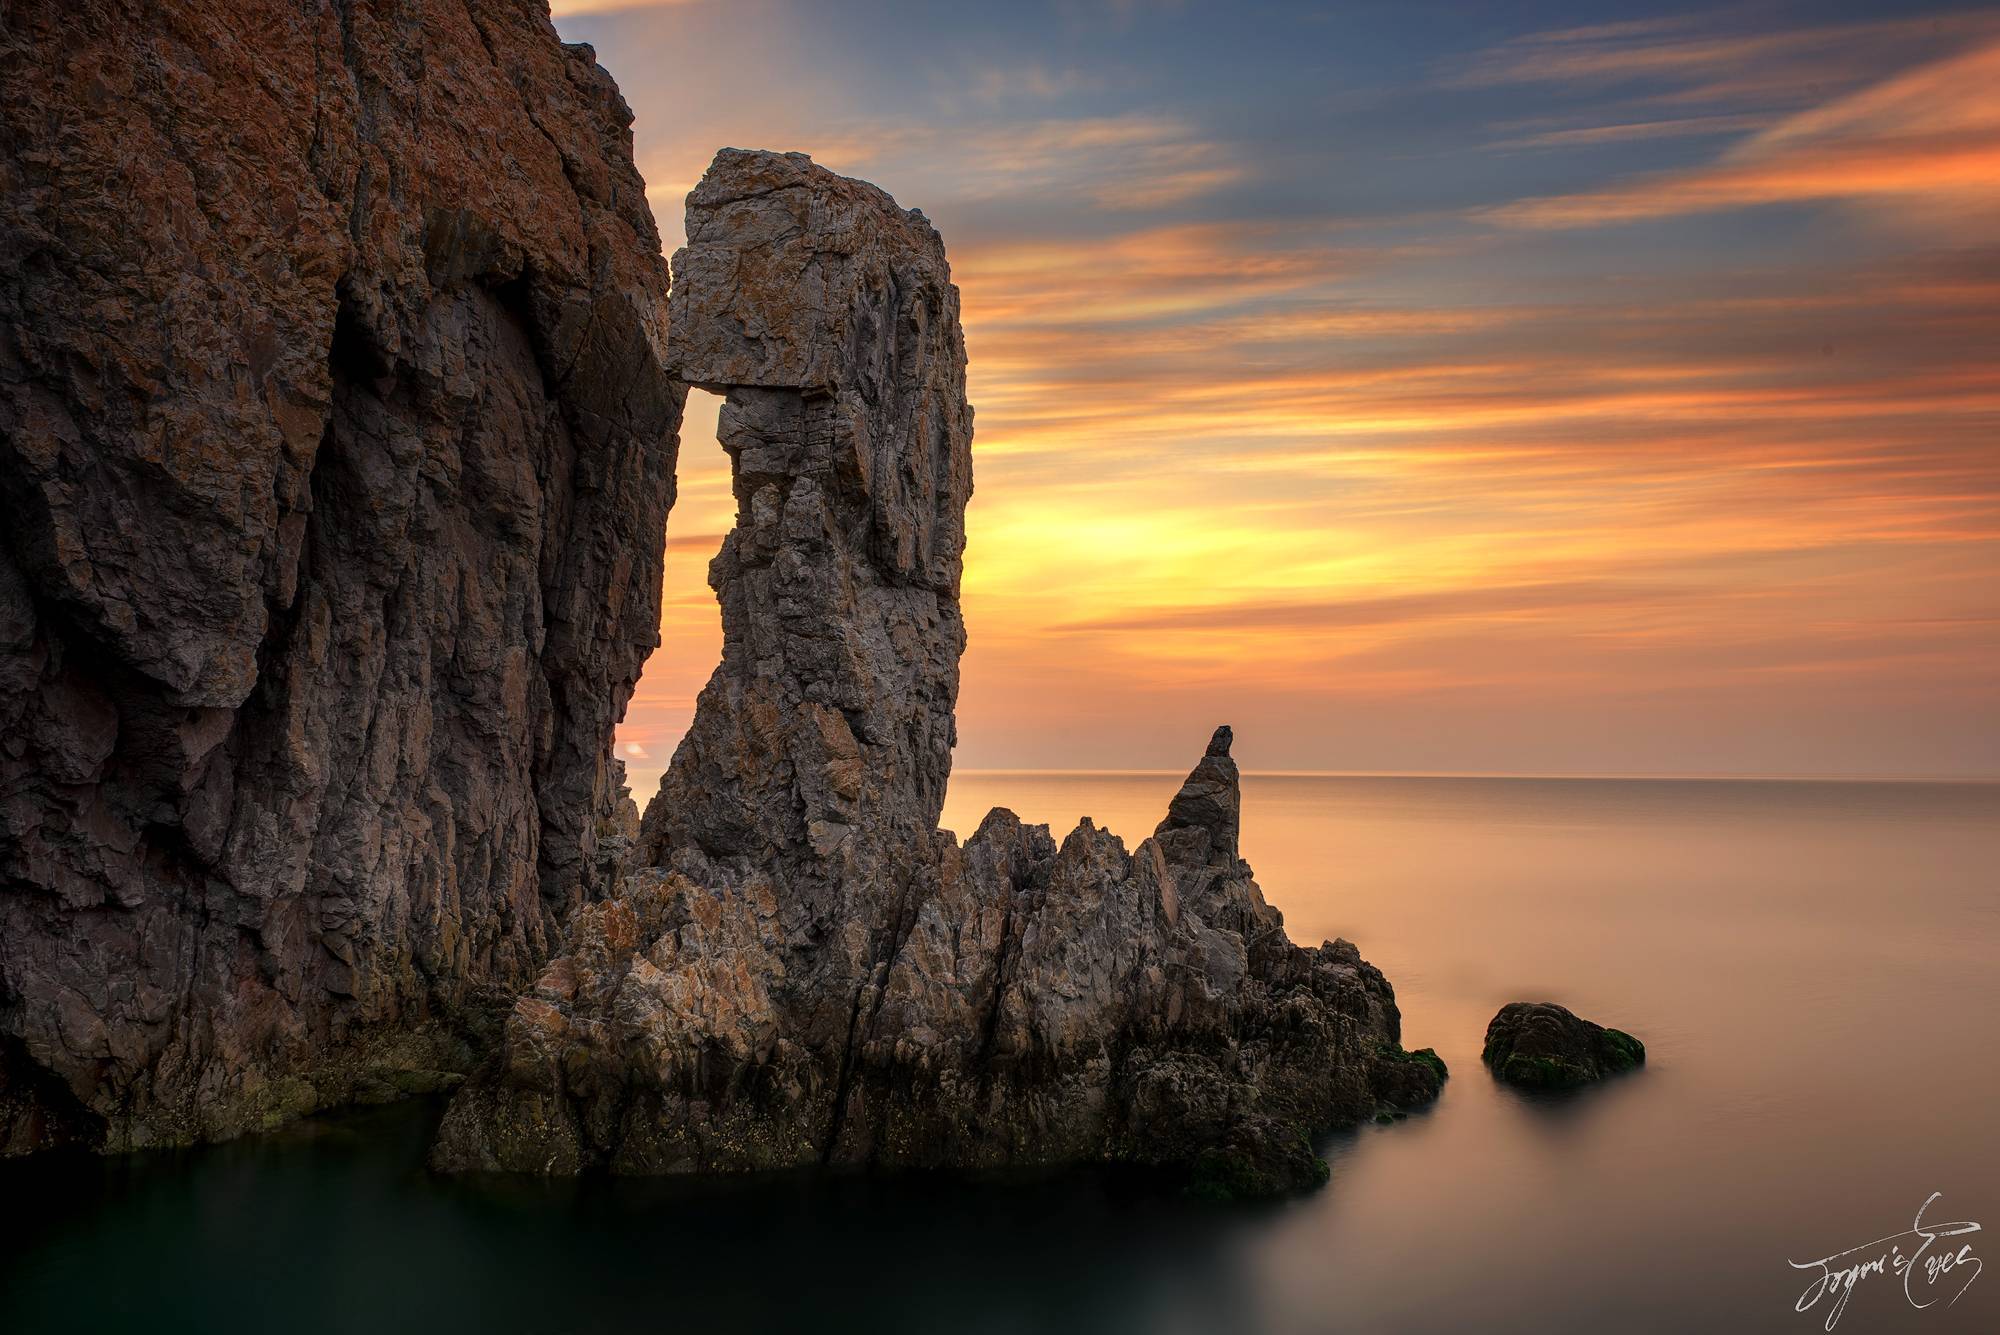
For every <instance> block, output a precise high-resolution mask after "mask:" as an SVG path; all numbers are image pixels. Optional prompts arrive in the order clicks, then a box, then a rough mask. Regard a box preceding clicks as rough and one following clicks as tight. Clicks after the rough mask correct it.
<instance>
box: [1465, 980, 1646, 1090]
mask: <svg viewBox="0 0 2000 1335" xmlns="http://www.w3.org/2000/svg"><path fill="white" fill-rule="evenodd" d="M1480 1056H1481V1059H1482V1060H1483V1061H1485V1063H1486V1064H1487V1066H1489V1067H1491V1068H1492V1070H1493V1074H1494V1076H1495V1077H1496V1078H1498V1079H1500V1080H1504V1081H1506V1082H1507V1083H1508V1084H1510V1085H1518V1086H1520V1087H1521V1088H1523V1089H1572V1088H1575V1087H1576V1086H1578V1085H1587V1084H1589V1083H1591V1082H1592V1081H1594V1080H1601V1079H1603V1078H1604V1077H1605V1076H1608V1075H1617V1074H1619V1073H1620V1072H1623V1071H1629V1070H1632V1069H1633V1068H1635V1067H1638V1066H1641V1065H1643V1064H1644V1063H1645V1060H1646V1045H1645V1044H1643V1043H1641V1042H1640V1041H1639V1040H1638V1039H1636V1038H1634V1037H1632V1035H1630V1034H1628V1033H1626V1032H1624V1031H1623V1030H1621V1029H1606V1028H1605V1027H1604V1026H1603V1025H1600V1024H1593V1023H1592V1022H1591V1021H1589V1020H1586V1019H1584V1018H1582V1017H1581V1016H1578V1015H1574V1014H1572V1013H1571V1012H1569V1011H1568V1010H1566V1009H1564V1008H1563V1007H1561V1006H1558V1005H1556V1004H1555V1003H1554V1002H1552V1001H1516V1002H1511V1003H1509V1004H1508V1005H1505V1006H1502V1007H1501V1008H1500V1013H1499V1014H1497V1015H1495V1016H1494V1017H1493V1021H1492V1023H1490V1024H1488V1025H1487V1026H1486V1046H1485V1049H1484V1051H1483V1052H1482V1053H1481V1054H1480Z"/></svg>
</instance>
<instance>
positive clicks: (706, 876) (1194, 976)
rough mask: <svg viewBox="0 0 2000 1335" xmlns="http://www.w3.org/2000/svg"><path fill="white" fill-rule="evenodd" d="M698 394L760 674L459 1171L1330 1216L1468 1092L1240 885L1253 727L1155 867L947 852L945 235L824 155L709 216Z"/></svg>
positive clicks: (757, 184) (1009, 828)
mask: <svg viewBox="0 0 2000 1335" xmlns="http://www.w3.org/2000/svg"><path fill="white" fill-rule="evenodd" d="M688 235H689V245H688V248H687V249H686V250H685V251H683V252H681V253H680V254H679V255H677V256H676V257H675V287H674V293H673V313H674V331H675V332H674V339H675V343H674V351H673V353H672V360H673V363H674V365H675V366H676V368H677V369H678V370H679V371H680V373H681V374H683V375H684V376H686V377H687V379H688V380H689V381H690V382H692V383H695V384H700V385H704V386H707V387H710V388H713V389H716V390H718V391H721V392H723V393H725V394H726V395H727V401H726V406H725V408H724V412H723V417H722V437H723V443H724V445H725V446H726V447H727V448H728V449H729V452H730V454H731V457H732V460H733V463H734V467H735V478H736V495H737V502H738V521H737V527H736V530H735V531H734V532H733V533H732V534H731V535H730V536H729V538H728V539H727V540H726V541H725V543H724V545H723V549H722V553H721V555H719V556H718V557H717V558H716V561H715V563H714V565H713V566H712V567H711V577H712V580H713V583H714V585H715V587H716V591H717V594H718V597H719V598H720V600H721V603H722V609H723V626H724V639H725V642H724V650H723V661H722V663H721V665H720V667H718V669H717V671H716V673H715V676H714V678H713V679H712V680H711V681H710V683H709V685H708V686H707V688H706V689H705V690H704V691H703V693H702V696H701V698H700V701H699V703H698V705H697V710H696V716H695V720H694V723H693V725H692V727H691V729H690V732H689V734H688V736H687V739H686V740H685V741H684V742H683V743H682V745H681V747H680V749H679V751H678V752H677V753H676V754H675V756H674V759H673V762H672V765H671V767H670V769H669V771H668V773H667V776H666V778H665V779H664V781H663V782H662V785H661V790H660V793H659V795H658V796H657V797H656V798H655V799H654V800H653V802H652V804H651V805H650V806H649V807H648V809H647V812H646V816H645V820H644V825H643V828H642V831H641V836H640V841H639V847H638V849H637V850H636V853H637V858H638V860H639V861H640V862H651V863H653V864H655V865H654V866H653V867H652V868H651V869H648V870H643V871H639V872H636V873H634V874H632V875H630V876H629V877H628V878H627V880H626V882H625V890H624V893H623V894H622V895H621V896H620V897H618V898H617V899H615V900H613V901H611V902H608V903H604V904H599V905H593V906H591V907H589V908H587V909H585V910H584V911H583V912H582V913H581V914H580V915H579V916H578V918H577V920H576V923H575V927H574V930H573V933H572V936H571V939H570V942H569V945H568V948H567V949H566V951H565V952H564V954H563V955H562V956H561V957H559V958H558V959H556V960H555V961H553V962H552V963H551V964H550V966H549V968H548V969H547V971H546V972H545V973H544V974H543V975H542V977H541V979H540V980H539V982H538V983H537V984H536V986H535V987H534V988H533V989H532V990H531V991H530V992H529V993H528V994H527V995H526V996H524V997H523V998H522V999H521V1000H520V1001H519V1002H517V1004H516V1005H515V1008H514V1011H513V1013H512V1015H511V1017H510V1018H509V1020H508V1023H507V1027H506V1036H505V1041H504V1044H503V1047H502V1050H501V1053H500V1054H499V1056H498V1057H497V1058H496V1059H495V1060H494V1061H493V1062H491V1063H490V1064H489V1065H488V1066H487V1067H486V1068H484V1069H483V1071H482V1072H481V1073H480V1075H479V1076H477V1077H476V1078H475V1079H474V1080H473V1081H472V1082H471V1083H469V1084H468V1085H467V1087H466V1088H464V1089H463V1090H461V1091H460V1093H459V1094H458V1095H457V1096H456V1098H455V1099H454V1101H453V1103H452V1106H451V1109H450V1111H449V1113H448V1114H447V1116H446V1119H445V1122H444V1126H443V1128H442V1130H441V1133H440V1138H439V1141H438V1144H437V1146H436V1148H435V1150H434V1152H433V1162H434V1163H436V1164H437V1165H439V1166H440V1167H444V1168H447V1169H501V1170H511V1171H526V1172H575V1171H579V1170H581V1169H583V1168H586V1167H592V1166H608V1167H610V1168H612V1169H614V1170H616V1171H620V1172H632V1173H657V1172H680V1171H696V1170H711V1169H755V1168H775V1167H785V1166H793V1165H801V1164H809V1163H821V1162H833V1163H842V1164H861V1163H873V1164H895V1165H912V1166H936V1165H960V1166H999V1165H1009V1164H1049V1163H1062V1162H1074V1161H1080V1160H1106V1159H1109V1160H1119V1161H1128V1162H1137V1163H1149V1164H1173V1165H1179V1166H1182V1167H1184V1168H1189V1169H1191V1170H1193V1172H1194V1184H1195V1185H1196V1186H1198V1187H1199V1188H1201V1189H1202V1190H1204V1191H1205V1192H1208V1193H1210V1194H1231V1193H1237V1192H1259V1193H1261V1192H1269V1191H1272V1190H1279V1189H1290V1188H1295V1187H1301V1186H1309V1185H1312V1184H1314V1183H1316V1182H1317V1181H1319V1180H1322V1179H1323V1176H1324V1165H1322V1164H1320V1163H1319V1162H1318V1160H1317V1159H1316V1157H1315V1156H1314V1155H1313V1154H1312V1153H1311V1151H1310V1146H1309V1143H1308V1141H1307V1139H1306V1137H1307V1136H1308V1135H1309V1134H1310V1133H1313V1132H1316V1131H1320V1130H1323V1129H1326V1128H1329V1127H1333V1126H1337V1125H1343V1124H1351V1123H1353V1122H1355V1121H1357V1120H1359V1119H1361V1118H1363V1117H1366V1116H1368V1115H1369V1114H1370V1113H1372V1112H1375V1111H1376V1110H1377V1109H1378V1108H1380V1107H1382V1106H1384V1105H1385V1104H1386V1105H1390V1106H1394V1107H1398V1108H1407V1107H1414V1106H1418V1105H1420V1104H1422V1103H1424V1102H1427V1101H1428V1100H1429V1099H1431V1098H1433V1097H1435V1096H1436V1093H1437V1090H1438V1086H1439V1081H1440V1080H1441V1079H1442V1064H1441V1063H1438V1062H1436V1060H1435V1058H1434V1057H1431V1058H1429V1059H1424V1058H1421V1057H1418V1056H1416V1055H1413V1054H1408V1053H1405V1052H1404V1051H1403V1050H1402V1048H1401V1046H1400V1037H1401V1035H1400V1019H1399V1016H1398V1013H1397V1010H1396V1005H1395V999H1394V994H1393V992H1392V991H1391V989H1390V987H1389V985H1388V983H1387V982H1386V981H1385V980H1384V979H1383V977H1382V975H1381V974H1380V973H1379V972H1378V971H1376V970H1375V969H1374V968H1373V967H1371V966H1370V965H1368V964H1367V963H1365V962H1364V961H1363V960H1362V959H1361V958H1360V956H1359V954H1358V953H1357V952H1356V951H1355V949H1354V947H1353V946H1351V945H1348V944H1346V943H1345V942H1329V943H1327V944H1326V945H1324V946H1322V947H1320V948H1319V949H1317V950H1302V949H1300V948H1298V947H1296V946H1294V945H1293V944H1292V943H1291V942H1290V940H1289V939H1288V938H1287V937H1286V936H1285V933H1284V928H1283V923H1282V919H1281V918H1280V916H1279V914H1278V913H1277V912H1276V910H1274V909H1272V908H1271V907H1270V906H1269V905H1267V904H1266V903H1265V902H1264V900H1263V896H1262V894H1261V893H1260V892H1259V890H1258V888H1257V884H1256V882H1255V880H1254V879H1253V878H1252V876H1251V872H1250V868H1249V867H1248V865H1247V864H1245V863H1244V862H1243V861H1242V860H1241V858H1240V857H1239V856H1238V828H1239V827H1238V809H1239V795H1238V781H1237V770H1236V765H1235V762H1234V761H1233V760H1232V759H1231V758H1230V754H1229V752H1230V745H1231V737H1230V734H1229V730H1228V729H1226V728H1224V729H1220V730H1218V731H1217V733H1216V734H1215V736H1214V738H1213V739H1212V740H1211V742H1210V744H1209V747H1208V752H1207V754H1206V755H1205V756H1203V758H1202V760H1201V762H1200V764H1199V765H1198V766H1197V767H1196V768H1195V770H1194V772H1193V773H1192V774H1190V775H1189V777H1188V781H1187V783H1186V784H1185V785H1184V786H1183V787H1182V789H1181V791H1180V793H1179V794H1178V795H1177V796H1176V797H1175V798H1174V800H1173V802H1172V804H1171V806H1170V807H1169V810H1168V814H1167V817H1166V819H1165V820H1164V821H1163V822H1162V823H1161V825H1160V827H1159V828H1158V830H1156V831H1155V832H1154V834H1153V836H1152V837H1151V838H1149V839H1146V840H1144V841H1142V842H1141V843H1140V844H1139V845H1138V846H1137V847H1136V848H1134V849H1130V850H1128V849H1127V848H1126V846H1125V845H1124V844H1123V842H1121V841H1120V840H1119V839H1118V838H1117V837H1116V836H1115V835H1112V834H1110V833H1109V832H1107V831H1104V830H1101V829H1098V828H1097V827H1096V826H1094V825H1092V824H1091V823H1090V822H1088V821H1086V822H1084V823H1083V824H1082V825H1080V826H1079V827H1078V828H1077V829H1076V830H1075V831H1073V832H1072V833H1071V834H1070V835H1069V836H1068V837H1067V838H1066V839H1064V840H1063V842H1062V844H1061V845H1060V846H1058V845H1057V844H1056V842H1055V841H1054V839H1053V838H1052V837H1051V835H1050V832H1049V830H1048V829H1047V827H1045V826H1027V825H1023V824H1022V823H1021V822H1020V821H1019V820H1018V819H1017V818H1015V817H1014V816H1013V815H1012V814H1011V813H1009V812H1006V811H1004V810H996V811H995V812H993V813H992V814H991V815H990V816H988V817H987V819H986V820H985V821H984V822H983V823H982V824H981V826H980V828H979V830H978V832H977V833H975V834H974V835H973V836H972V837H971V838H970V839H969V840H967V841H966V842H965V843H964V844H963V845H960V844H959V843H958V841H957V840H956V839H955V838H953V837H952V836H950V835H949V834H946V833H942V832H940V831H938V830H937V828H936V823H937V817H938V813H939V811H940V809H941V806H942V802H943V797H944V785H945V780H946V778H947V777H948V774H949V768H950V748H951V744H952V740H953V739H952V707H953V704H954V699H955V696H956V693H957V663H958V656H959V652H960V650H961V648H962V645H963V638H964V633H963V627H962V623H961V618H960V614H959V610H958V582H959V565H960V553H961V549H962V547H963V542H964V538H963V532H964V530H963V516H964V509H965V504H966V501H967V499H968V498H969V496H970V493H971V467H970V453H969V450H970V436H971V414H970V410H969V409H968V408H967V407H966V405H965V402H964V352H963V345H962V341H961V337H960V333H959V329H958V322H957V294H956V291H955V290H954V289H953V288H952V287H951V285H950V282H949V275H948V272H947V269H946V265H945V261H944V255H943V249H942V245H941V243H940V242H939V240H938V237H937V234H936V232H935V231H933V230H932V229H931V228H930V226H929V224H928V223H926V222H925V221H924V220H923V218H922V215H921V214H917V213H914V212H908V213H906V212H904V211H903V210H901V209H898V208H897V207H896V206H895V204H894V202H893V201H891V200H890V199H889V198H888V196H886V195H884V194H883V193H882V192H880V191H879V190H876V189H874V188H873V187H870V186H866V185H862V184H860V183H858V182H853V181H848V180H844V179H842V178H840V177H837V176H834V175H833V174H831V173H829V172H826V171H824V170H823V169H820V168H817V167H814V166H813V165H812V164H811V163H810V162H809V161H808V160H807V159H805V158H803V157H801V156H798V155H783V156H780V155H775V154H767V153H739V152H733V151H726V152H724V153H723V154H721V155H720V156H719V157H718V158H717V159H716V162H715V164H714V166H713V167H712V168H711V169H710V172H709V175H708V176H707V177H706V178H705V179H704V181H703V182H702V184H701V185H700V187H699V188H698V189H697V190H696V191H695V192H694V194H693V195H692V196H691V197H690V200H689V226H688Z"/></svg>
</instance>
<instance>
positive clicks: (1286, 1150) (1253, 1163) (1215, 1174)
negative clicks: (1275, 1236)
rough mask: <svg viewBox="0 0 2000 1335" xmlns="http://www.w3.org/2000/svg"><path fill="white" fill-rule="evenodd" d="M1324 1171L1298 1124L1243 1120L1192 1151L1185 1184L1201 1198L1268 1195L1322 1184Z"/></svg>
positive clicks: (1267, 1197)
mask: <svg viewBox="0 0 2000 1335" xmlns="http://www.w3.org/2000/svg"><path fill="white" fill-rule="evenodd" d="M1330 1172H1331V1170H1330V1169H1328V1168H1327V1166H1326V1160H1324V1159H1322V1158H1320V1157H1319V1155H1317V1154H1315V1153H1314V1152H1313V1147H1312V1141H1311V1140H1310V1139H1308V1138H1307V1136H1306V1133H1305V1132H1304V1131H1302V1130H1300V1129H1299V1128H1297V1127H1295V1126H1287V1125H1284V1124H1282V1123H1274V1122H1265V1121H1253V1122H1245V1123H1242V1124H1239V1125H1238V1126H1237V1128H1236V1129H1235V1130H1233V1131H1232V1132H1231V1133H1230V1135H1229V1137H1228V1138H1227V1139H1226V1140H1224V1141H1223V1142H1222V1143H1221V1144H1219V1145H1211V1146H1210V1147H1209V1148H1207V1149H1205V1150H1203V1151H1202V1152H1201V1153H1200V1154H1198V1155H1196V1156H1195V1160H1194V1164H1193V1167H1192V1168H1191V1170H1190V1171H1189V1174H1188V1187H1187V1190H1188V1194H1189V1195H1190V1196H1193V1197H1195V1198H1196V1199H1198V1200H1205V1201H1218V1202H1220V1201H1254V1200H1270V1199H1273V1198H1276V1197H1281V1196H1295V1195H1298V1194H1299V1193H1301V1192H1307V1191H1312V1190H1314V1189H1316V1188H1318V1187H1323V1186H1325V1185H1326V1180H1327V1177H1328V1176H1329V1174H1330Z"/></svg>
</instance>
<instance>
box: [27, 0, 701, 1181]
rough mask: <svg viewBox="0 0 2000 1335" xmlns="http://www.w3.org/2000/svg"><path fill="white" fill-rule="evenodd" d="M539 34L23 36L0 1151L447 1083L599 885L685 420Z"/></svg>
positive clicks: (441, 23) (124, 1138) (290, 3)
mask: <svg viewBox="0 0 2000 1335" xmlns="http://www.w3.org/2000/svg"><path fill="white" fill-rule="evenodd" d="M629 123H630V115H629V113H628V112H627V111H626V109H625V106H624V104H623V102H622V101H621V100H620V98H619V96H618V93H617V90H616V88H615V86H614V85H613V84H612V82H611V79H610V78H609V76H607V75H606V74H605V73H604V72H603V71H602V70H601V69H599V68H598V67H597V65H596V64H595V63H594V59H593V57H592V53H591V52H590V50H589V49H588V48H587V47H567V48H566V47H564V46H563V45H561V43H560V42H559V41H558V39H557V37H556V35H555V32H554V30H553V29H552V27H551V26H550V24H549V21H548V17H547V10H546V7H545V6H544V5H543V4H542V3H540V0H481V2H479V3H473V4H466V3H463V2H462V0H401V2H400V3H395V4H369V3H361V2H360V0H306V3H299V2H298V0H283V2H282V3H280V2H278V0H241V2H240V3H229V4H223V3H218V0H147V3H137V0H132V2H130V3H119V2H117V0H62V2H61V3H55V2H54V0H16V2H15V3H12V4H10V5H8V6H7V8H6V11H5V15H4V18H0V1151H22V1150H29V1149H35V1148H39V1147H41V1146H43V1145H46V1144H50V1143H54V1142H58V1141H63V1140H85V1141H90V1142H94V1143H98V1144H100V1145H103V1146H105V1147H107V1148H122V1147H129V1146H137V1145H147V1144H156V1143H164V1142H178V1141H185V1140H189V1139H196V1138H203V1137H217V1136H226V1135H230V1134H234V1133H236V1132H238V1131H240V1130H243V1129H245V1128H247V1127H254V1126H259V1125H264V1124H268V1123H269V1122H271V1121H274V1120H277V1119H281V1118H283V1117H285V1116H289V1115H292V1114H295V1113H297V1112H300V1111H304V1110H306V1109H309V1108H311V1107H314V1106H317V1105H320V1104H324V1103H327V1102H332V1101H336V1100H340V1099H346V1098H351V1097H390V1096H393V1095H395V1094H398V1093H402V1092H408V1091H410V1090H412V1089H425V1088H435V1087H438V1086H440V1085H443V1084H446V1083H449V1081H450V1080H451V1079H452V1076H451V1074H450V1073H451V1071H452V1069H453V1068H458V1067H463V1066H464V1065H466V1064H467V1063H468V1060H469V1056H468V1050H467V1047H466V1039H467V1035H466V1033H465V1027H466V1025H467V1024H468V1023H469V1017H472V1016H474V1015H476V1014H477V1011H478V1008H479V1005H480V1003H481V1001H482V999H485V998H490V997H499V998H502V999H503V1000H502V1005H503V1006H504V998H506V997H510V996H512V995H514V994H515V993H517V992H518V991H519V989H520V988H521V987H523V986H524V985H526V984H527V983H528V982H529V981H531V980H533V979H534V978H535V977H536V976H537V975H538V974H539V973H540V972H541V970H542V968H543V966H544V965H545V964H546V962H547V959H548V957H549V955H550V953H551V951H552V949H553V948H554V945H555V943H556V941H557V939H558V930H559V928H560V926H561V924H562V923H563V922H564V921H565V920H566V919H567V918H568V917H569V916H570V914H571V913H572V912H573V911H574V910H575V909H576V908H577V907H578V906H579V905H582V904H584V903H586V902H588V901H589V900H591V899H593V898H595V897H597V896H598V895H599V894H600V893H601V888H600V886H599V884H598V881H599V878H600V876H601V874H602V873H601V869H602V868H603V867H605V866H606V865H609V862H611V861H615V859H610V860H607V859H606V857H605V856H604V855H603V854H604V850H602V849H600V848H599V841H600V836H601V835H603V834H604V833H605V832H606V831H613V830H615V829H616V827H617V825H618V812H617V798H618V795H619V786H620V777H619V776H618V775H617V774H616V773H615V772H614V771H613V770H612V769H611V768H610V765H609V758H608V749H609V739H610V730H611V728H612V726H613V724H614V723H615V721H616V720H617V718H618V717H619V715H620V714H621V712H622V711H623V708H624V703H625V700H626V698H627V696H628V695H629V693H630V691H631V688H632V684H633V682H634V680H635V679H636V677H637V675H638V672H639V668H640V665H641V663H642V662H643V660H644V658H645V655H646V654H647V652H648V651H649V650H650V649H651V648H652V646H653V645H654V643H655V642H656V640H657V634H658V629H657V628H658V606H657V604H658V599H659V587H660V563H661V557H662V543H663V537H662V535H663V531H664V523H665V515H666V510H667V507H668V505H669V504H670V502H671V498H672V465H673V451H674V432H675V429H676V427H677V424H678V418H679V411H680V402H681V397H682V391H681V390H680V389H679V387H678V386H677V385H676V383H675V382H674V381H673V380H672V378H671V377H670V376H669V375H668V373H667V372H666V370H665V369H664V366H663V356H664V349H663V344H664V341H665V333H666V301H665V293H666V273H665V266H664V265H663V263H662V262H661V259H660V255H659V241H658V236H657V234H656V232H655V230H654V226H653V223H652V219H651V216H650V214H649V213H648V211H647V208H646V204H645V198H644V187H643V183H642V182H641V181H640V179H639V176H638V174H637V172H636V171H635V170H634V169H633V165H632V157H631V138H630V131H629Z"/></svg>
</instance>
